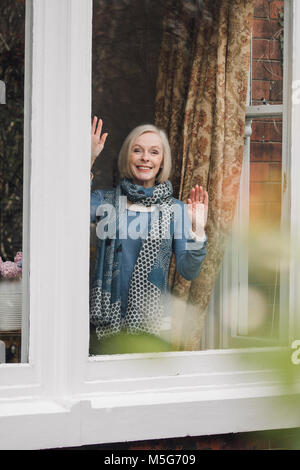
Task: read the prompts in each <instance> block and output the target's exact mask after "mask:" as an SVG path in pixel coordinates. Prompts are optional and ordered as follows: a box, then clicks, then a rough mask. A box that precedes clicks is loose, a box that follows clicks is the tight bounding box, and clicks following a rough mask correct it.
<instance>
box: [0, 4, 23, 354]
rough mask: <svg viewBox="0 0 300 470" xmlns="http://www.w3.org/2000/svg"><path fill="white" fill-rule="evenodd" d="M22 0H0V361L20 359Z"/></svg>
mask: <svg viewBox="0 0 300 470" xmlns="http://www.w3.org/2000/svg"><path fill="white" fill-rule="evenodd" d="M24 57H25V2H24V1H23V0H2V1H1V3H0V122H1V125H0V363H3V362H5V363H13V362H20V361H21V328H22V217H23V125H24Z"/></svg>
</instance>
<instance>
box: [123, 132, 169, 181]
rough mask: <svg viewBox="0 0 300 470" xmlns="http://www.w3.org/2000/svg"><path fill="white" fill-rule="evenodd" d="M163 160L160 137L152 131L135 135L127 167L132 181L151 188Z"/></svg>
mask: <svg viewBox="0 0 300 470" xmlns="http://www.w3.org/2000/svg"><path fill="white" fill-rule="evenodd" d="M162 161H163V146H162V141H161V138H160V136H159V135H158V134H155V133H154V132H145V133H144V134H142V135H140V136H139V137H137V138H136V139H135V140H134V142H133V145H132V147H131V152H130V155H129V168H130V170H131V174H132V176H133V178H132V179H133V182H134V183H135V184H139V185H140V186H144V187H145V188H151V187H152V186H154V185H155V178H156V175H157V173H158V172H159V170H160V168H161V166H162Z"/></svg>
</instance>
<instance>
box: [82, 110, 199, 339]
mask: <svg viewBox="0 0 300 470" xmlns="http://www.w3.org/2000/svg"><path fill="white" fill-rule="evenodd" d="M97 121H98V118H97V117H96V116H95V117H94V119H93V123H92V144H91V167H92V166H93V163H94V161H95V160H96V158H97V157H98V155H99V154H100V153H101V151H102V150H103V148H104V144H105V141H106V138H107V135H108V134H107V133H106V134H102V120H101V119H100V120H99V121H98V124H97ZM171 166H172V163H171V152H170V147H169V143H168V139H167V137H166V135H165V133H164V132H163V131H162V130H161V129H158V128H157V127H155V126H153V125H150V124H149V125H143V126H138V127H137V128H135V129H133V130H132V131H131V132H130V134H129V135H128V137H127V138H126V139H125V141H124V143H123V145H122V148H121V151H120V154H119V160H118V167H119V172H120V184H119V185H118V186H117V188H115V189H111V190H96V191H94V192H92V194H91V221H92V222H97V235H98V236H97V248H96V260H95V268H94V273H93V276H92V279H91V290H90V320H91V323H92V324H93V325H95V326H96V333H97V337H98V339H99V340H100V341H101V340H102V339H103V338H104V337H106V336H111V335H115V334H118V333H120V332H121V331H124V332H126V333H129V334H137V333H146V334H150V335H156V336H160V335H164V334H165V333H164V332H166V331H167V332H169V331H170V329H171V308H170V303H169V302H170V295H169V287H168V272H169V265H170V260H171V255H172V253H174V254H175V259H176V269H177V271H178V272H179V273H180V274H181V275H182V276H183V277H184V278H185V279H188V280H192V279H194V278H195V277H197V276H198V275H199V272H200V269H201V264H202V261H203V259H204V257H205V254H206V235H205V232H204V228H205V224H206V220H207V211H208V195H207V192H204V191H203V188H202V187H201V186H200V187H199V186H198V185H196V186H195V187H194V188H192V189H191V192H190V197H189V199H188V204H187V207H186V206H185V205H184V204H183V202H181V201H179V200H177V199H175V198H173V197H172V185H171V182H170V181H169V179H168V178H169V176H170V172H171ZM92 178H93V175H92V172H91V179H92Z"/></svg>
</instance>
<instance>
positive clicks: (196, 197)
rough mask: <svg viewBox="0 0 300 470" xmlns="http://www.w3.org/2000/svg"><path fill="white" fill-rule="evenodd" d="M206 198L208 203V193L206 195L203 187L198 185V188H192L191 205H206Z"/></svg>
mask: <svg viewBox="0 0 300 470" xmlns="http://www.w3.org/2000/svg"><path fill="white" fill-rule="evenodd" d="M206 197H207V202H208V196H207V191H205V193H204V190H203V187H202V186H199V185H198V184H196V186H195V187H194V188H192V189H191V192H190V200H191V202H190V204H193V203H194V202H201V203H204V201H205V200H206Z"/></svg>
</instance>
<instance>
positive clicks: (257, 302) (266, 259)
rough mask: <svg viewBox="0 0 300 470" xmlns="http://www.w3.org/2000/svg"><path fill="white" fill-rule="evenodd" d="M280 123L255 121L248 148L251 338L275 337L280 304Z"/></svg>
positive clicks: (267, 120)
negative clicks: (252, 335)
mask: <svg viewBox="0 0 300 470" xmlns="http://www.w3.org/2000/svg"><path fill="white" fill-rule="evenodd" d="M281 175H282V120H281V119H266V118H264V119H256V120H255V121H253V123H252V136H251V145H250V216H249V236H250V237H249V251H248V254H249V259H248V262H249V272H248V276H249V278H248V282H249V292H248V308H249V323H250V326H251V321H252V320H253V322H252V323H253V324H252V327H251V332H250V334H254V335H258V336H261V335H263V336H264V337H267V338H271V337H275V338H276V337H277V336H278V320H279V300H280V271H279V268H280V265H279V259H280V258H279V257H280V254H281V250H280V247H278V246H277V244H278V241H279V234H280V219H281V178H282V176H281Z"/></svg>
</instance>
